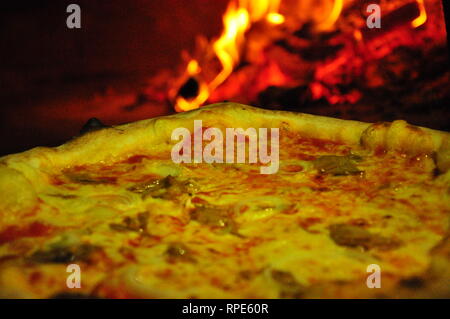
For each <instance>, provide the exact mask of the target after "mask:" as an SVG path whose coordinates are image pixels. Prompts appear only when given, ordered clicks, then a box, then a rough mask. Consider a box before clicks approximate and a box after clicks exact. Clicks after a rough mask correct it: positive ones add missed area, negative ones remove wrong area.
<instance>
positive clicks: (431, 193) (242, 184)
mask: <svg viewBox="0 0 450 319" xmlns="http://www.w3.org/2000/svg"><path fill="white" fill-rule="evenodd" d="M194 120H202V125H203V128H208V127H214V128H218V129H220V130H222V131H223V132H225V131H226V128H230V127H234V128H243V129H247V128H249V127H252V128H256V129H258V128H278V129H279V165H278V166H279V167H278V170H277V171H276V172H275V173H273V174H261V170H260V168H261V166H264V165H267V164H263V163H249V160H248V157H247V158H246V159H247V160H246V161H245V163H231V162H230V163H226V162H225V163H218V162H213V163H205V161H202V162H195V161H193V162H191V163H175V162H174V161H173V160H172V157H171V151H172V149H173V147H174V145H175V144H176V143H178V141H176V140H173V139H172V132H173V130H175V129H176V128H179V127H184V128H187V129H188V130H190V131H191V132H193V133H194ZM247 141H248V139H247ZM449 141H450V138H449V134H448V133H445V132H438V131H433V130H430V129H425V128H420V127H415V126H412V125H409V124H407V123H406V122H404V121H395V122H393V123H378V124H369V123H361V122H354V121H343V120H338V119H332V118H325V117H319V116H312V115H307V114H299V113H297V114H295V113H289V112H275V111H267V110H261V109H257V108H254V107H250V106H245V105H240V104H233V103H223V104H219V105H212V106H208V107H204V108H201V109H199V110H196V111H192V112H186V113H181V114H177V115H172V116H168V117H161V118H155V119H150V120H144V121H140V122H135V123H131V124H126V125H121V126H117V127H112V128H106V129H101V130H97V131H94V132H90V133H86V134H84V135H83V136H80V137H77V138H75V139H74V140H72V141H70V142H68V143H66V144H64V145H62V146H59V147H56V148H35V149H33V150H30V151H28V152H24V153H20V154H15V155H9V156H6V157H3V158H0V295H1V297H6V298H49V297H54V296H61V295H64V294H70V293H76V294H84V295H86V296H92V297H94V296H95V297H106V298H391V297H430V298H438V297H445V298H448V297H450V281H449V280H450V239H449V234H450V231H449V220H450V219H449V216H450V201H449V185H450V172H449V170H448V168H449V166H450V155H449V152H450V146H449V145H450V142H449ZM207 144H208V142H203V146H205V145H207ZM224 147H225V146H224ZM72 264H76V265H78V266H79V269H80V278H81V287H80V288H69V287H68V285H67V280H68V276H69V275H70V273H68V272H67V266H68V265H72ZM373 265H376V266H377V267H378V269H379V270H380V274H381V277H380V278H381V287H379V288H369V287H368V277H369V276H370V275H371V273H372V272H371V271H369V272H368V267H369V266H371V267H372V268H373ZM369 268H370V267H369ZM372 268H370V269H372Z"/></svg>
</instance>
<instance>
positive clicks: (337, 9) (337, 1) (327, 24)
mask: <svg viewBox="0 0 450 319" xmlns="http://www.w3.org/2000/svg"><path fill="white" fill-rule="evenodd" d="M343 6H344V0H334V3H333V8H332V9H331V13H330V15H329V16H328V18H327V19H326V20H325V21H324V22H322V23H321V24H320V25H319V28H320V29H322V30H328V29H331V27H333V25H334V23H335V22H336V21H337V19H338V18H339V15H340V14H341V11H342V8H343Z"/></svg>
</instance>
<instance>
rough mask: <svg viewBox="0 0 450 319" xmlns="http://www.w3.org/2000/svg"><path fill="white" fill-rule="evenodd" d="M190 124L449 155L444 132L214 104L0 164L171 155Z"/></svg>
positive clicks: (68, 163) (70, 163)
mask: <svg viewBox="0 0 450 319" xmlns="http://www.w3.org/2000/svg"><path fill="white" fill-rule="evenodd" d="M194 120H202V121H203V126H204V127H233V128H238V127H242V128H244V129H245V128H248V127H256V128H258V127H267V128H269V127H278V128H283V127H289V128H290V129H292V130H295V131H297V132H299V133H301V134H303V135H304V136H305V137H313V138H318V139H327V140H332V141H336V142H342V143H346V144H349V145H358V144H362V145H363V146H364V147H366V148H368V149H373V150H375V149H376V148H378V147H383V148H384V149H386V150H398V151H402V152H406V153H408V154H412V155H414V154H423V153H425V154H432V153H433V152H438V153H442V154H448V152H449V150H450V142H449V141H450V134H449V133H447V132H442V131H436V130H431V129H428V128H423V127H418V126H413V125H410V124H408V123H406V122H405V121H402V120H398V121H394V122H392V123H375V124H371V123H364V122H358V121H349V120H340V119H335V118H330V117H324V116H318V115H311V114H305V113H294V112H286V111H270V110H264V109H260V108H256V107H252V106H248V105H243V104H237V103H218V104H212V105H209V106H205V107H202V108H199V109H196V110H193V111H189V112H184V113H178V114H175V115H170V116H164V117H157V118H152V119H148V120H142V121H137V122H134V123H129V124H124V125H118V126H114V127H111V128H104V129H101V130H97V131H93V132H89V133H86V134H84V135H82V136H79V137H76V138H74V139H73V140H71V141H69V142H67V143H65V144H63V145H61V146H59V147H55V148H48V147H37V148H34V149H32V150H29V151H26V152H23V153H20V154H14V155H8V156H5V157H3V158H0V164H3V165H8V166H10V167H15V166H17V165H18V164H20V163H24V162H25V163H28V164H29V165H30V166H31V167H35V168H37V167H40V166H47V167H53V168H54V167H59V168H61V167H67V166H75V165H85V164H92V163H98V162H110V161H115V160H118V159H122V158H127V157H129V156H130V155H132V154H135V153H139V152H141V151H142V152H145V153H148V152H149V151H150V152H151V151H152V150H158V151H162V150H169V151H170V149H171V147H172V145H173V142H172V141H171V132H172V131H173V130H174V129H175V128H178V127H186V128H188V129H192V128H193V121H194ZM441 157H442V156H441ZM443 162H445V163H447V162H448V161H446V160H444V161H443ZM445 165H448V164H445ZM445 165H443V167H446V166H445ZM19 170H20V169H19Z"/></svg>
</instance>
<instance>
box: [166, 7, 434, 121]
mask: <svg viewBox="0 0 450 319" xmlns="http://www.w3.org/2000/svg"><path fill="white" fill-rule="evenodd" d="M229 1H230V2H229V4H228V6H227V9H226V10H225V13H224V15H223V31H222V33H221V35H220V36H219V37H218V38H216V39H213V40H212V41H210V42H208V41H204V42H203V43H201V44H202V46H199V47H200V48H201V50H203V51H204V52H197V53H196V55H195V57H189V58H187V59H185V61H187V62H188V63H187V65H186V68H185V69H184V73H182V75H181V76H180V77H177V79H176V80H175V83H174V84H173V85H172V86H171V88H170V89H169V98H170V99H171V101H174V105H175V110H176V111H178V112H182V111H188V110H192V109H196V108H199V107H201V106H202V105H204V104H205V103H206V102H216V101H223V100H228V99H229V98H230V97H237V98H242V97H244V99H247V100H248V101H256V99H258V98H259V94H260V93H261V92H264V91H265V90H269V89H272V88H271V87H284V88H285V90H289V89H290V88H291V87H295V86H297V87H300V86H303V85H305V84H304V81H311V82H309V84H306V86H309V92H310V95H309V97H311V98H312V100H320V99H326V100H327V101H328V102H329V103H330V104H339V103H355V102H356V101H358V100H359V98H360V97H361V96H362V95H361V93H360V92H359V91H358V90H357V89H355V90H350V91H349V90H347V91H345V90H341V89H339V87H338V86H339V85H342V83H343V82H345V81H349V80H348V79H350V78H351V76H354V77H360V76H363V75H364V76H365V74H366V73H365V68H364V66H363V64H364V63H372V62H373V61H374V60H376V59H381V58H383V57H384V56H386V55H387V54H389V52H392V50H393V49H394V48H396V47H398V46H404V45H406V46H408V45H415V43H418V42H417V41H415V38H414V37H413V36H410V34H412V33H411V32H412V30H413V29H415V28H418V27H420V26H422V25H423V24H425V22H426V21H427V11H426V8H425V0H398V2H399V3H401V4H402V5H400V6H396V7H395V8H394V9H390V11H389V12H387V13H386V14H384V16H383V19H384V20H383V29H382V30H378V31H377V30H369V29H367V28H365V25H366V24H365V21H364V20H363V19H365V18H364V17H362V18H361V22H362V24H360V25H358V24H357V23H353V22H351V23H349V21H348V20H349V19H354V18H355V14H353V15H351V14H349V13H351V12H355V11H356V10H359V9H357V8H358V5H357V2H358V1H354V0H352V1H351V0H328V1H319V2H320V3H322V6H320V5H317V3H319V2H317V3H316V2H314V1H312V0H309V1H299V0H298V1H297V2H295V1H293V0H291V1H286V2H283V7H282V8H281V9H282V10H280V5H281V0H229ZM435 1H437V0H435ZM429 3H431V1H430V2H427V5H428V7H427V9H429V12H428V14H429V16H430V21H431V17H433V10H432V8H433V6H432V5H429ZM289 5H290V6H289ZM294 8H297V9H298V8H302V10H295V9H294ZM280 11H281V12H283V13H284V14H286V16H285V15H283V14H282V13H280ZM288 12H289V14H288ZM291 12H292V13H291ZM343 12H344V13H345V15H344V19H343V20H341V21H340V22H342V23H339V24H338V23H336V22H337V21H338V19H339V18H340V17H341V15H342V13H343ZM348 17H353V18H348ZM355 21H358V20H355ZM278 25H283V26H282V27H277V26H278ZM304 26H305V29H304V30H306V33H305V34H307V33H308V32H313V33H317V34H325V35H328V36H330V37H331V38H330V39H329V40H327V39H326V37H325V38H324V40H321V41H323V42H324V44H325V45H324V49H321V50H320V52H321V53H322V54H325V55H324V58H323V61H321V62H318V60H314V59H313V60H312V62H310V61H308V59H307V58H304V57H303V56H302V54H298V55H297V57H295V54H290V53H289V50H283V47H282V46H278V44H275V45H274V46H272V47H271V43H276V42H275V39H278V38H276V37H277V36H279V35H280V34H281V36H284V35H286V34H288V35H287V38H289V39H290V40H289V41H287V42H286V43H287V44H288V46H290V48H291V50H297V51H298V52H299V53H300V52H303V53H304V54H305V53H307V54H310V53H308V50H307V49H306V44H307V43H308V41H309V42H310V45H311V46H312V47H314V46H318V44H317V43H315V41H314V40H311V39H310V38H308V36H307V35H306V36H305V35H302V36H297V35H295V36H292V34H293V32H294V31H296V30H301V28H303V27H304ZM311 26H312V28H311V29H310V30H309V31H308V28H310V27H311ZM403 26H406V28H403ZM251 28H252V30H251V31H250V32H248V33H247V31H249V30H250V29H251ZM422 29H424V30H418V32H422V31H427V28H422ZM335 30H336V31H338V32H336V35H333V33H334V31H335ZM332 31H333V32H332ZM339 31H340V32H339ZM402 32H403V36H402ZM289 34H290V35H291V36H290V35H289ZM246 37H248V38H249V39H246ZM390 39H391V40H390ZM247 40H248V41H247ZM286 43H284V44H283V45H286ZM327 45H328V47H327ZM338 47H341V48H339V49H336V52H335V53H333V54H332V52H333V50H334V49H333V48H338ZM280 48H281V49H280ZM319 48H320V46H319ZM327 50H329V52H330V53H327ZM315 51H317V52H319V50H318V49H317V48H316V50H315ZM315 51H314V50H313V51H312V52H315ZM244 56H245V61H244V62H246V63H241V64H240V62H241V60H243V59H244V58H243V57H244ZM285 57H287V59H284V58H285ZM303 62H304V63H303ZM239 64H240V65H239ZM238 65H239V67H237V66H238ZM295 65H298V66H299V67H298V69H299V70H302V71H305V72H313V74H314V75H312V76H311V78H307V77H305V78H303V73H302V72H298V71H296V67H295ZM311 70H313V71H311ZM230 76H231V77H232V80H233V81H227V82H226V80H227V79H228V78H230ZM248 78H249V79H251V80H250V81H248ZM247 83H250V84H249V85H248V86H247ZM344 86H345V85H344ZM344 91H345V93H343V92H344ZM280 92H281V91H280ZM272 93H273V94H274V95H276V94H278V93H277V92H276V91H269V95H270V94H272ZM280 94H282V93H280ZM309 97H307V98H309Z"/></svg>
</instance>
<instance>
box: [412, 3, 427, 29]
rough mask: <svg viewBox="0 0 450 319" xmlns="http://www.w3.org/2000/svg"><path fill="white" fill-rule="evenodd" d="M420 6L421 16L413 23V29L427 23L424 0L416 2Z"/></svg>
mask: <svg viewBox="0 0 450 319" xmlns="http://www.w3.org/2000/svg"><path fill="white" fill-rule="evenodd" d="M416 1H417V4H418V5H419V10H420V14H419V16H418V17H417V18H415V19H414V21H412V22H411V26H412V27H413V28H418V27H420V26H421V25H422V24H424V23H425V22H426V21H427V12H426V10H425V4H424V2H423V1H424V0H416Z"/></svg>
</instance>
